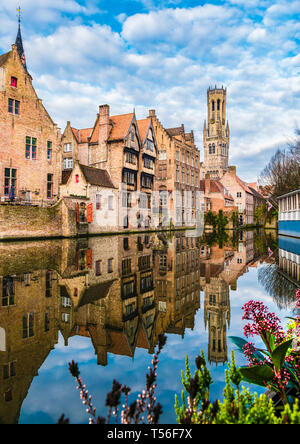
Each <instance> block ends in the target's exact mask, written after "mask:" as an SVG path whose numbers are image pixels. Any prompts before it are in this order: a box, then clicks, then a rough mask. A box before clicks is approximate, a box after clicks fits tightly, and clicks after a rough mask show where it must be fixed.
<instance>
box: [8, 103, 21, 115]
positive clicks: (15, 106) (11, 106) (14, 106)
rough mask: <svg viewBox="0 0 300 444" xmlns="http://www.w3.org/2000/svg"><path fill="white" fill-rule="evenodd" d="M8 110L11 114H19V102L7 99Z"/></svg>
mask: <svg viewBox="0 0 300 444" xmlns="http://www.w3.org/2000/svg"><path fill="white" fill-rule="evenodd" d="M8 112H9V113H11V114H17V115H18V114H20V102H19V101H18V100H14V99H8Z"/></svg>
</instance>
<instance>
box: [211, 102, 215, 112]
mask: <svg viewBox="0 0 300 444" xmlns="http://www.w3.org/2000/svg"><path fill="white" fill-rule="evenodd" d="M211 110H212V111H214V110H215V101H214V100H213V101H212V102H211Z"/></svg>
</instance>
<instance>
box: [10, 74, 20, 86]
mask: <svg viewBox="0 0 300 444" xmlns="http://www.w3.org/2000/svg"><path fill="white" fill-rule="evenodd" d="M10 86H13V87H14V88H17V86H18V79H17V77H13V76H12V77H11V78H10Z"/></svg>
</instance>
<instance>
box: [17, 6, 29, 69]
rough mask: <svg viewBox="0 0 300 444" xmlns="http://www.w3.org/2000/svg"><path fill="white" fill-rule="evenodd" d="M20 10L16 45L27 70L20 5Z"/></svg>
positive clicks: (19, 8)
mask: <svg viewBox="0 0 300 444" xmlns="http://www.w3.org/2000/svg"><path fill="white" fill-rule="evenodd" d="M17 12H18V23H19V25H18V34H17V38H16V46H17V50H18V54H19V56H20V59H21V62H22V63H23V65H24V68H25V69H26V71H27V66H26V59H25V52H24V47H23V41H22V35H21V7H20V6H19V7H18V9H17Z"/></svg>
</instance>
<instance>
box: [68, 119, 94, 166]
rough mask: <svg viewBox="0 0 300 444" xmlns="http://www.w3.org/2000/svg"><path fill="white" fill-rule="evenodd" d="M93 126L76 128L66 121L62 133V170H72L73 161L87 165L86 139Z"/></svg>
mask: <svg viewBox="0 0 300 444" xmlns="http://www.w3.org/2000/svg"><path fill="white" fill-rule="evenodd" d="M92 131H93V128H85V129H77V128H73V127H71V123H70V122H69V121H68V122H67V126H66V128H65V131H64V133H63V135H62V143H61V145H62V170H63V171H66V170H72V169H73V167H74V165H75V162H76V161H78V162H79V163H80V164H81V165H88V164H89V160H88V140H89V137H90V135H91V133H92Z"/></svg>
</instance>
